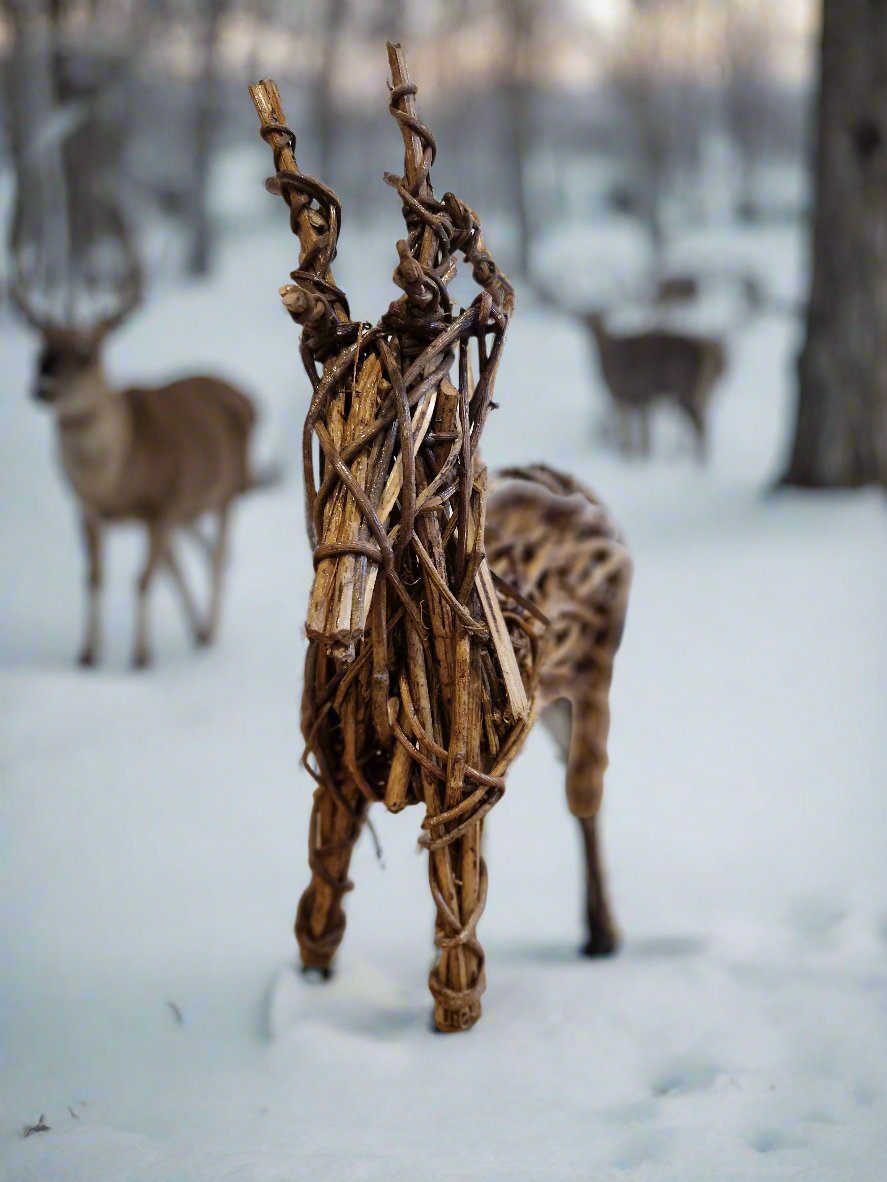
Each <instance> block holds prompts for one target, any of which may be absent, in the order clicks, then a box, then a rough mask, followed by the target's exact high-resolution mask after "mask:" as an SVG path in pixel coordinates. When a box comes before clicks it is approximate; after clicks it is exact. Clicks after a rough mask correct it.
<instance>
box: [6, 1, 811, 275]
mask: <svg viewBox="0 0 887 1182" xmlns="http://www.w3.org/2000/svg"><path fill="white" fill-rule="evenodd" d="M814 8H815V5H814V3H813V0H787V2H786V3H783V4H778V5H776V4H770V3H767V2H766V0H723V2H718V3H713V2H712V0H446V2H442V3H435V2H434V0H430V2H429V3H423V4H421V5H419V4H409V3H407V2H406V0H366V2H361V3H355V2H353V0H312V2H310V3H300V2H298V0H287V2H285V3H275V2H274V0H191V2H184V0H139V2H135V0H45V2H41V0H4V4H3V7H2V12H3V23H2V25H0V50H2V53H3V78H4V92H3V97H4V123H5V126H6V129H7V137H6V153H7V156H6V160H5V167H4V172H3V175H4V178H5V181H6V184H10V183H12V181H13V180H14V179H16V178H17V179H18V180H19V182H20V185H19V191H20V194H21V196H20V199H19V203H18V207H17V208H16V211H15V219H14V224H13V227H12V235H11V242H12V244H13V246H15V247H20V246H22V245H26V244H27V243H28V242H29V241H32V240H33V239H35V238H38V239H40V240H41V242H42V245H43V248H44V249H45V250H47V251H48V252H49V253H50V256H51V257H50V259H49V261H48V263H47V265H48V266H49V267H50V268H51V269H55V268H58V267H61V266H63V265H64V266H65V267H67V268H69V269H70V268H72V267H73V269H74V270H75V271H83V272H84V278H86V279H89V278H93V277H94V276H93V275H92V271H91V267H90V264H89V262H88V261H87V260H88V257H89V254H90V251H91V250H92V248H93V244H94V241H95V240H96V239H97V238H98V237H100V236H101V235H102V233H103V227H102V215H101V207H104V206H106V205H107V204H108V202H109V201H111V200H117V201H119V200H121V199H123V200H125V201H126V203H127V207H128V208H129V209H130V210H131V212H132V213H134V214H135V213H137V214H138V215H139V216H140V217H141V216H143V215H144V214H147V213H148V212H149V211H150V212H151V213H152V214H153V215H155V216H157V217H160V218H163V219H165V220H167V221H169V222H170V223H172V224H177V225H178V226H179V227H180V229H181V233H182V236H183V241H182V249H181V253H180V254H179V256H178V259H177V262H178V265H180V266H181V269H182V270H183V271H188V272H191V273H194V274H204V273H206V272H207V271H208V270H209V269H210V268H211V267H212V263H213V257H214V247H215V245H216V242H217V239H218V236H219V235H221V234H224V233H225V231H226V229H231V228H232V227H231V226H228V225H226V224H225V222H224V220H223V219H221V218H219V217H214V216H213V214H212V212H211V208H210V206H211V200H210V196H211V193H212V191H213V189H214V188H215V187H216V186H217V185H218V184H219V183H220V180H219V178H218V176H217V175H216V173H215V163H216V162H217V161H218V160H219V159H220V158H221V154H222V153H223V151H224V150H225V149H226V148H237V147H242V146H243V145H244V143H250V142H251V139H252V138H253V137H254V128H253V126H252V120H253V116H252V111H251V109H250V106H249V103H248V102H245V101H244V87H245V84H246V83H247V81H254V80H255V79H256V78H257V77H258V76H260V75H262V76H264V75H273V76H275V77H276V78H277V79H278V81H279V82H280V83H281V86H282V88H283V90H284V91H285V93H286V94H287V95H288V100H289V107H290V119H291V121H292V123H293V124H294V126H296V127H297V128H298V129H299V130H300V131H301V134H302V139H303V142H304V144H305V149H304V150H305V151H306V152H307V156H306V166H308V167H309V168H310V169H311V170H312V171H314V172H316V174H317V175H320V176H322V177H323V178H324V180H325V181H326V182H328V183H330V184H331V185H332V186H333V187H334V188H335V189H336V190H337V192H338V193H339V194H340V196H341V197H342V199H343V203H344V204H345V206H346V208H347V209H348V212H349V216H350V217H355V216H356V217H358V218H360V219H363V220H364V221H366V222H370V221H372V219H373V218H374V217H375V216H376V213H377V210H378V208H379V206H380V205H381V204H382V203H384V202H386V201H388V200H389V197H388V195H387V194H386V191H385V189H384V187H383V186H382V185H380V184H379V177H378V175H377V174H378V172H379V168H378V165H377V161H378V160H379V159H380V158H383V157H384V155H385V150H386V149H387V148H388V146H389V141H390V128H389V127H388V126H387V123H386V121H385V120H384V119H381V118H380V117H379V114H380V104H379V99H378V90H379V87H378V77H377V75H378V62H379V60H380V52H381V51H382V43H383V42H384V40H385V39H395V40H396V39H401V40H403V41H404V42H405V43H407V42H408V43H409V46H410V51H411V59H412V61H413V63H414V69H415V71H416V74H417V76H418V77H421V79H422V88H423V96H424V98H425V102H426V103H427V104H433V109H434V113H435V127H436V135H437V138H438V141H439V143H440V146H441V151H442V152H445V154H446V159H447V165H448V185H450V186H451V187H453V188H454V189H463V190H465V191H467V192H470V193H471V197H472V200H473V202H474V203H475V205H476V206H479V207H482V208H483V209H484V210H485V211H486V212H487V216H488V217H489V216H491V214H493V213H494V212H498V213H502V214H503V215H507V216H508V218H509V219H510V220H511V222H512V224H513V234H514V240H513V244H512V250H511V252H510V253H511V258H510V259H509V260H508V261H509V262H510V264H511V268H512V269H513V270H515V271H516V273H517V274H518V275H526V274H527V273H529V271H530V268H531V264H532V262H533V258H534V247H535V245H536V243H537V241H538V239H539V237H540V235H544V232H545V230H546V229H547V228H550V226H551V224H552V222H553V221H555V220H556V221H557V222H561V223H563V222H569V221H571V220H572V221H583V220H588V219H595V218H600V217H602V216H604V215H606V214H608V213H609V214H612V215H615V216H619V217H629V218H636V219H638V221H639V222H640V223H641V224H642V225H643V227H644V230H645V232H646V234H647V235H648V238H649V244H650V250H651V252H652V254H653V257H654V259H656V258H658V257H659V256H660V255H661V252H662V250H663V246H664V243H665V242H666V241H667V239H668V237H669V235H671V234H674V233H675V232H679V230H680V228H681V226H682V225H683V224H686V223H692V222H696V221H698V219H699V218H700V217H704V216H705V215H706V212H707V211H710V210H711V209H712V207H713V205H714V204H715V203H717V204H718V205H719V206H720V204H721V203H722V202H724V201H726V203H727V205H728V207H729V209H730V210H731V211H732V213H733V214H734V215H735V217H737V218H739V219H744V220H757V219H764V220H769V219H786V218H796V217H799V216H802V215H803V214H804V213H805V211H806V209H807V205H808V191H807V186H806V184H805V179H804V178H805V174H806V168H805V165H806V162H807V156H808V152H809V146H810V144H809V135H808V131H809V124H808V113H809V99H810V94H811V81H812V77H811V74H812V66H813V57H814V49H815V36H816V23H815V19H814V16H815V13H814ZM382 60H384V59H382ZM713 173H714V176H713ZM713 183H714V184H716V185H717V186H719V188H720V189H721V190H722V191H720V192H718V193H712V191H711V190H712V185H713ZM63 194H64V195H65V197H64V199H65V205H64V212H65V214H66V217H61V216H59V215H60V214H61V213H62V212H63V210H60V209H59V208H58V207H57V206H54V205H53V204H52V203H53V201H56V202H59V201H61V200H62V195H63ZM96 206H99V207H100V208H99V209H96ZM48 235H52V236H55V242H54V243H52V244H50V243H49V242H48V241H46V239H47V236H48ZM65 242H67V246H68V252H69V253H68V255H67V256H66V255H65V252H64V250H63V244H64V243H65ZM93 269H94V268H93Z"/></svg>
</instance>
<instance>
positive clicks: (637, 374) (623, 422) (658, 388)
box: [583, 312, 727, 460]
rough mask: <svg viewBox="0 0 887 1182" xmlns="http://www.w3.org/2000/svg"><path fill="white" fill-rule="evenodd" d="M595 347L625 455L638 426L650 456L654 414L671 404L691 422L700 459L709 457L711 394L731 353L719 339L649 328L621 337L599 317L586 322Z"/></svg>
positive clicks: (590, 315) (642, 446)
mask: <svg viewBox="0 0 887 1182" xmlns="http://www.w3.org/2000/svg"><path fill="white" fill-rule="evenodd" d="M583 320H584V322H585V325H586V327H587V328H588V329H589V331H590V332H591V334H592V336H593V337H594V341H595V344H596V346H597V352H598V359H599V361H600V367H601V373H602V374H603V378H604V381H605V383H606V385H607V389H608V390H609V392H610V396H611V398H612V400H613V406H614V409H615V411H616V415H617V418H618V430H619V441H620V446H621V447H622V449H623V451H625V452H631V451H634V450H635V446H634V426H635V422H636V421H637V422H638V424H639V426H640V439H639V450H640V452H641V454H643V455H648V454H649V452H650V410H651V408H652V407H653V406H654V404H655V403H657V402H672V403H674V405H675V406H677V407H678V409H679V410H681V411H682V412H683V414H684V415H686V417H687V418H688V419H689V420H690V423H691V425H692V428H693V431H694V433H695V437H696V454H697V456H698V457H699V459H700V460H702V459H704V458H705V454H706V444H707V414H708V405H709V402H710V400H711V393H712V390H713V389H714V387H715V385H716V383H717V382H718V380H719V379H720V378H721V376H722V375H723V373H724V371H725V370H726V368H727V352H726V349H725V348H724V345H723V343H722V342H721V341H720V340H718V339H716V338H715V337H706V336H695V335H693V334H690V333H682V332H672V331H669V330H667V329H651V330H649V331H647V332H639V333H627V334H617V333H613V332H610V331H609V330H608V329H607V326H606V323H605V321H604V317H603V315H602V314H601V313H600V312H589V313H586V315H585V316H584V317H583Z"/></svg>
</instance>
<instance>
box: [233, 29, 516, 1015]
mask: <svg viewBox="0 0 887 1182" xmlns="http://www.w3.org/2000/svg"><path fill="white" fill-rule="evenodd" d="M388 57H389V64H390V68H391V75H392V88H391V95H390V107H389V109H390V111H391V114H392V115H393V116H394V118H395V119H396V120H397V122H398V124H399V126H400V129H401V133H402V136H403V141H404V156H405V160H404V175H403V176H402V177H396V176H391V175H388V176H386V180H387V181H388V183H389V184H391V185H392V186H393V187H394V188H395V189H396V190H397V192H398V194H399V196H400V198H401V202H402V205H403V214H404V218H405V221H406V227H407V237H406V239H405V240H403V241H401V242H399V243H398V244H397V252H398V263H397V266H396V268H395V271H394V282H395V283H396V285H397V286H398V287H399V288H400V289H401V290H402V292H403V295H402V296H400V297H399V298H398V299H396V300H395V301H394V302H393V303H391V305H390V306H389V308H388V310H387V311H386V312H385V314H384V315H383V316H382V317H381V318H380V320H379V321H378V322H377V323H376V324H375V325H370V324H369V323H363V322H356V321H353V320H352V319H351V316H350V312H349V309H348V303H347V300H346V298H345V295H344V293H343V292H342V291H341V290H340V289H339V288H338V287H337V286H336V284H335V281H334V279H333V276H332V273H331V270H330V267H331V264H332V261H333V259H334V258H335V253H336V243H337V236H338V231H339V227H340V222H341V211H340V206H339V202H338V200H337V198H336V197H335V194H333V193H332V192H331V190H329V189H328V188H326V187H325V186H324V185H322V184H320V183H319V182H317V181H315V180H313V179H312V178H310V177H306V176H304V175H303V174H302V173H300V172H299V170H298V167H297V164H296V159H295V154H294V149H295V145H296V141H295V136H294V135H293V133H292V131H291V130H290V129H289V128H288V127H287V126H286V122H285V119H284V115H283V110H282V108H281V106H280V99H279V95H278V93H277V88H276V86H275V85H274V83H271V82H262V83H259V84H258V85H257V86H254V87H251V88H250V90H251V94H252V97H253V100H254V102H255V105H256V109H257V110H258V112H259V116H260V120H261V125H262V129H261V130H262V135H263V137H264V138H265V139H266V140H267V142H268V143H269V144H270V145H271V146H272V148H273V151H274V164H275V169H276V175H275V176H274V177H273V178H271V180H270V181H269V182H268V187H269V188H270V189H271V191H272V192H275V193H279V194H280V196H281V197H282V198H283V199H284V201H285V202H286V203H287V205H288V207H289V210H290V224H291V226H292V229H293V231H294V232H295V233H296V234H297V236H298V238H299V242H300V260H299V266H298V268H297V269H296V270H295V271H293V272H292V276H291V277H292V283H291V284H289V285H287V286H286V287H284V288H282V289H281V296H282V299H283V303H284V306H285V307H286V309H287V311H288V312H289V313H290V315H291V317H292V318H293V319H294V320H295V321H297V322H298V323H299V324H301V325H302V327H303V333H302V342H301V350H302V358H303V361H304V363H305V365H306V369H307V371H308V374H309V377H310V379H311V383H312V388H313V395H312V399H311V404H310V407H309V409H308V413H307V416H306V420H305V429H304V436H303V466H304V475H305V492H306V506H307V515H308V530H309V538H310V540H311V544H312V546H313V549H314V564H315V576H314V583H313V586H312V591H311V596H310V600H309V606H308V615H307V621H306V630H307V634H308V640H309V648H308V656H307V662H306V674H305V687H304V695H303V707H302V726H303V732H304V735H305V741H306V754H305V761H304V762H305V766H306V767H307V768H308V770H309V772H310V773H311V775H312V776H313V777H314V779H315V781H316V782H317V785H318V787H317V791H316V793H315V800H314V809H313V813H312V823H311V836H310V842H309V850H310V853H309V856H310V862H311V867H312V871H313V878H312V883H311V886H310V887H309V888H308V891H307V892H306V893H305V895H304V896H303V898H302V900H301V903H300V906H299V912H298V915H297V920H296V933H297V936H298V939H299V943H300V947H301V950H302V956H303V960H304V962H305V963H306V965H309V966H310V965H317V966H319V967H321V966H322V967H325V966H326V965H327V964H328V963H329V960H330V959H331V956H332V953H333V952H334V951H335V948H336V947H337V945H338V943H339V941H340V939H341V936H342V933H343V931H344V924H345V918H344V912H343V910H342V906H341V899H342V895H343V894H344V892H345V891H347V890H348V889H350V885H351V884H350V883H349V882H348V879H347V867H348V861H349V858H350V852H351V848H352V846H353V844H354V841H355V840H356V838H357V836H358V834H359V831H360V828H361V825H362V821H363V819H364V816H365V812H366V808H367V806H368V804H369V803H372V802H375V801H384V802H385V804H386V805H387V807H388V808H389V809H392V810H394V811H398V810H399V809H401V808H403V807H404V806H405V805H406V804H410V803H415V802H423V803H424V804H425V807H426V817H425V820H424V822H423V831H424V832H423V835H422V838H421V839H420V840H421V842H422V844H423V845H424V846H425V847H426V848H427V849H428V850H429V852H430V859H429V874H430V882H431V890H432V895H433V897H434V900H435V904H436V906H437V922H436V935H435V942H436V944H437V946H438V948H439V950H440V955H439V958H438V962H437V964H436V965H435V967H434V969H433V970H432V974H431V979H430V983H431V988H432V992H433V993H434V996H435V1001H436V1005H435V1019H436V1021H437V1024H438V1026H439V1027H440V1028H441V1029H444V1030H454V1029H464V1028H466V1027H467V1026H470V1025H472V1024H473V1023H474V1021H476V1019H477V1017H478V1016H479V1014H480V1000H479V999H480V993H481V992H482V990H483V985H484V976H483V952H482V949H481V947H480V944H479V943H478V942H477V938H476V935H475V929H476V926H477V922H478V920H479V918H480V915H481V912H482V910H483V906H484V900H485V896H486V868H485V866H484V862H483V858H482V857H481V854H480V839H481V823H482V820H483V817H484V816H485V814H486V813H487V812H488V811H489V810H490V809H491V808H492V807H493V806H494V805H495V804H496V802H497V801H498V800H499V799H500V798H501V796H502V793H503V792H504V778H503V777H504V772H505V770H506V769H507V767H508V765H509V764H510V762H511V761H512V759H513V758H514V756H515V755H516V754H517V751H518V750H519V748H520V746H521V744H522V742H523V739H524V737H525V735H526V733H527V730H528V729H529V725H530V716H531V699H532V694H533V690H534V678H535V666H536V655H537V653H536V646H537V641H538V625H537V626H535V627H534V625H533V620H532V617H531V615H528V613H527V612H525V611H524V610H523V609H522V608H518V609H516V610H506V611H505V612H504V613H503V610H502V604H501V603H500V600H499V598H498V596H497V593H496V585H495V584H494V579H493V576H492V574H491V573H490V570H489V568H488V566H487V562H486V557H485V553H484V528H485V506H486V471H485V468H484V467H483V465H482V464H481V463H480V461H479V459H478V456H477V448H478V444H479V440H480V436H481V433H482V431H483V428H484V425H485V423H486V421H487V418H488V416H489V413H490V411H491V409H492V408H493V405H494V404H493V386H494V382H495V377H496V370H497V367H498V363H499V358H500V355H501V351H502V347H503V344H504V340H505V331H506V328H507V324H508V319H509V317H510V315H511V312H512V310H513V307H514V292H513V289H512V287H511V285H510V284H509V282H508V280H507V278H506V277H505V275H504V274H503V273H502V272H501V271H500V270H499V268H498V267H497V265H496V263H495V261H494V259H493V258H492V256H491V255H490V253H489V252H488V250H487V249H486V247H485V245H484V240H483V234H482V231H481V228H480V224H479V221H478V218H477V215H476V214H475V213H474V211H473V210H472V209H471V208H470V207H469V206H468V205H467V204H465V202H463V201H460V200H459V199H458V198H457V197H455V196H454V195H453V194H451V193H447V194H446V195H445V196H444V198H443V200H442V201H438V200H437V199H436V198H435V196H434V193H433V189H432V186H431V176H430V172H431V166H432V164H433V162H434V157H435V143H434V139H433V137H432V135H431V133H430V131H429V130H428V128H427V127H426V126H425V125H424V124H423V123H422V122H421V121H420V120H419V118H418V116H417V114H416V103H415V96H416V86H415V84H414V83H413V82H412V80H411V78H410V76H409V72H408V69H407V66H406V62H405V59H404V55H403V51H402V50H401V48H400V46H396V45H389V47H388ZM459 254H461V255H462V256H463V257H464V258H465V259H466V260H467V261H468V263H469V264H470V266H471V268H472V273H473V276H474V278H475V280H476V281H477V283H478V284H479V285H480V287H481V292H480V294H479V295H478V296H477V297H476V299H475V300H474V301H473V302H472V303H471V305H470V306H469V307H468V308H466V309H464V310H457V309H456V308H454V307H453V304H452V301H451V299H450V296H449V292H448V285H449V283H450V282H451V281H452V279H453V277H454V276H455V273H456V262H455V256H456V255H459ZM472 351H474V352H475V354H476V359H475V363H474V365H472V362H471V360H470V354H471V352H472ZM454 370H455V381H454V380H453V377H452V376H451V375H453V371H454ZM473 371H474V372H476V373H477V381H476V382H474V381H473V378H472V372H473ZM499 590H500V592H501V593H502V594H503V595H505V596H507V595H508V594H509V592H508V591H507V589H505V590H503V587H502V586H501V585H500V587H499ZM518 598H519V597H518Z"/></svg>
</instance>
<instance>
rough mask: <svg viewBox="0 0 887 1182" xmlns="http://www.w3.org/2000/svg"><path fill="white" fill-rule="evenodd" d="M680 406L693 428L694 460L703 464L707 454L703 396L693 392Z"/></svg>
mask: <svg viewBox="0 0 887 1182" xmlns="http://www.w3.org/2000/svg"><path fill="white" fill-rule="evenodd" d="M680 406H681V409H682V410H683V412H684V414H685V415H686V416H687V418H688V419H689V420H690V425H691V427H692V428H693V434H694V440H695V445H696V446H695V450H696V458H697V460H699V462H700V463H704V461H705V459H706V456H707V452H708V440H707V438H706V414H705V409H706V408H705V401H704V395H702V394H701V393H700V392H699V391H694V395H693V397H692V398H686V399H683V400H682V401H681V404H680Z"/></svg>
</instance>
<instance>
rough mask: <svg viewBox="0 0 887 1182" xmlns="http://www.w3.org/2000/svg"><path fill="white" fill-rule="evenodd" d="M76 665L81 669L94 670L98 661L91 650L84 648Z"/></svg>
mask: <svg viewBox="0 0 887 1182" xmlns="http://www.w3.org/2000/svg"><path fill="white" fill-rule="evenodd" d="M77 664H78V665H79V666H80V668H81V669H95V667H96V665H97V664H98V659H97V657H96V655H95V653H94V652H93V651H92V649H91V648H85V649H84V650H83V651H82V652H81V653H80V654H79V656H78V657H77Z"/></svg>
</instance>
